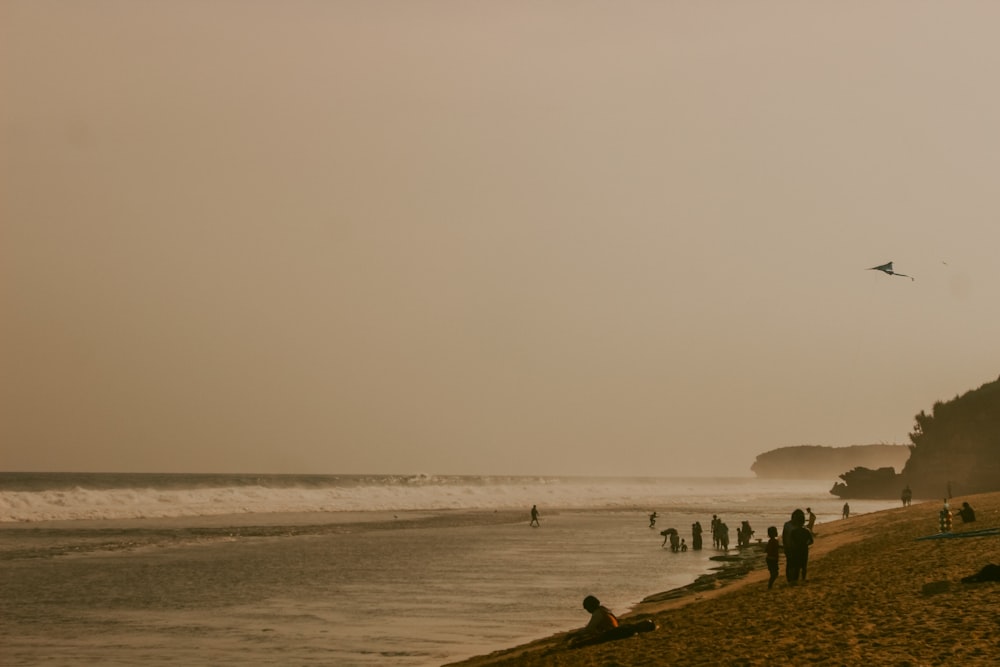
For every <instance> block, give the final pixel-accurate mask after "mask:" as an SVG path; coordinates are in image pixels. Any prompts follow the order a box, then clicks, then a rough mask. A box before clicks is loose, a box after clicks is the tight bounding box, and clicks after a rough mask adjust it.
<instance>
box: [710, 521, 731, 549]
mask: <svg viewBox="0 0 1000 667" xmlns="http://www.w3.org/2000/svg"><path fill="white" fill-rule="evenodd" d="M711 528H712V546H714V547H715V548H716V549H722V550H723V551H729V526H727V525H726V523H725V522H724V521H723V520H722V519H721V518H719V517H718V516H717V515H715V514H713V515H712V525H711Z"/></svg>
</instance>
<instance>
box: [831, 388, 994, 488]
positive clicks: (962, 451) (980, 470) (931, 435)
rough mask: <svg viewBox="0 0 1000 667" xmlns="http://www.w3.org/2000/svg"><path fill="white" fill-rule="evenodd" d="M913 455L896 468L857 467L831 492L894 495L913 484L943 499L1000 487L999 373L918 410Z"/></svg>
mask: <svg viewBox="0 0 1000 667" xmlns="http://www.w3.org/2000/svg"><path fill="white" fill-rule="evenodd" d="M915 420H916V423H915V425H914V427H913V431H912V432H911V433H910V441H911V442H912V443H913V444H911V445H910V446H909V450H910V456H909V459H908V460H907V461H906V465H905V466H904V467H903V470H902V472H901V473H899V474H898V475H897V474H895V471H886V470H885V469H882V470H877V469H876V470H872V469H869V468H866V467H863V466H862V467H856V468H854V469H852V470H850V471H849V472H846V473H843V474H841V475H840V478H841V479H843V480H844V483H837V484H835V485H834V487H833V489H831V491H830V492H831V493H833V494H835V495H838V496H841V497H842V498H891V497H894V496H898V494H899V493H900V491H901V490H902V489H903V487H905V486H909V487H910V488H911V489H912V491H913V495H914V497H917V498H942V497H945V496H951V495H953V494H962V495H968V494H973V493H985V492H989V491H1000V378H998V379H997V380H995V381H993V382H988V383H986V384H984V385H983V386H981V387H979V388H978V389H973V390H971V391H968V392H966V393H965V394H962V395H961V396H956V397H955V398H954V399H952V400H950V401H947V402H941V401H939V402H937V403H935V404H934V406H933V408H932V409H931V413H930V414H927V413H926V412H924V411H922V410H921V411H920V414H918V415H917V416H916V417H915Z"/></svg>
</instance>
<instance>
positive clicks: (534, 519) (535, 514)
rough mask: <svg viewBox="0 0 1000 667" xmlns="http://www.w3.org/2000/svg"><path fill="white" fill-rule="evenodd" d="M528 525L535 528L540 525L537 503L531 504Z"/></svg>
mask: <svg viewBox="0 0 1000 667" xmlns="http://www.w3.org/2000/svg"><path fill="white" fill-rule="evenodd" d="M528 525H529V526H535V527H536V528H540V527H541V525H542V524H540V523H538V505H532V506H531V523H529V524H528Z"/></svg>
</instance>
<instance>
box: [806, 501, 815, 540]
mask: <svg viewBox="0 0 1000 667" xmlns="http://www.w3.org/2000/svg"><path fill="white" fill-rule="evenodd" d="M806 511H807V512H809V523H808V524H807V525H806V528H808V529H809V532H810V533H812V534H813V535H815V534H816V530H815V528H814V527H815V526H816V515H815V514H813V510H812V508H811V507H807V508H806Z"/></svg>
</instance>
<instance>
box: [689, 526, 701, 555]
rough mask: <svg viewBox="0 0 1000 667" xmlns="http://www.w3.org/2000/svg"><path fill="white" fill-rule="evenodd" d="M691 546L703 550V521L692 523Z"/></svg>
mask: <svg viewBox="0 0 1000 667" xmlns="http://www.w3.org/2000/svg"><path fill="white" fill-rule="evenodd" d="M691 548H692V549H693V550H694V551H701V521H695V522H694V523H692V524H691Z"/></svg>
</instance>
